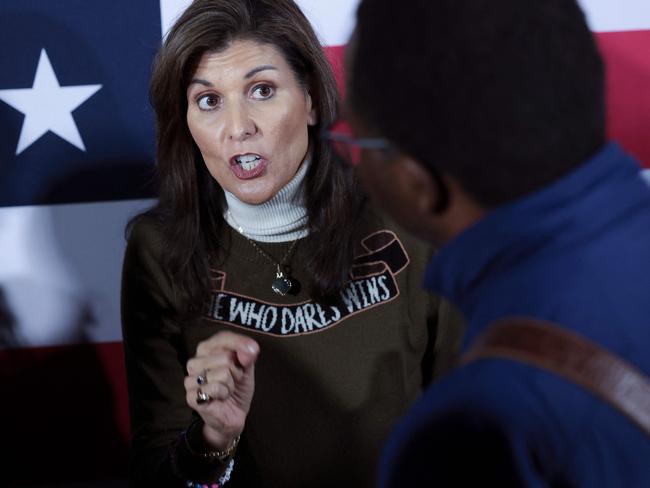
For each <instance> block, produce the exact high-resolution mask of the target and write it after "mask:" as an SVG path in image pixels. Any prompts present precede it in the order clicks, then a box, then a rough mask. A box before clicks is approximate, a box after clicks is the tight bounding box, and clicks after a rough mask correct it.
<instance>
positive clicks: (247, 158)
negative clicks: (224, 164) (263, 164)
mask: <svg viewBox="0 0 650 488" xmlns="http://www.w3.org/2000/svg"><path fill="white" fill-rule="evenodd" d="M236 161H237V164H239V165H240V166H241V167H242V168H243V169H244V170H245V171H250V170H252V169H255V168H257V166H258V165H259V164H260V156H258V155H256V154H244V155H243V156H238V157H237V159H236Z"/></svg>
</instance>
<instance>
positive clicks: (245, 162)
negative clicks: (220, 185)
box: [230, 153, 268, 180]
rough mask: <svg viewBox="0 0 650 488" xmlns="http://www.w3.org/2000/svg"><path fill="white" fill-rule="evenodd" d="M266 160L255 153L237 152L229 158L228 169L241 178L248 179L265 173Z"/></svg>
mask: <svg viewBox="0 0 650 488" xmlns="http://www.w3.org/2000/svg"><path fill="white" fill-rule="evenodd" d="M267 164H268V161H267V160H266V159H264V157H263V156H261V155H259V154H255V153H246V154H238V155H236V156H233V157H232V158H230V169H231V170H232V172H233V173H234V174H235V176H236V177H237V178H239V179H242V180H250V179H251V178H257V177H258V176H260V175H263V174H265V169H266V166H267Z"/></svg>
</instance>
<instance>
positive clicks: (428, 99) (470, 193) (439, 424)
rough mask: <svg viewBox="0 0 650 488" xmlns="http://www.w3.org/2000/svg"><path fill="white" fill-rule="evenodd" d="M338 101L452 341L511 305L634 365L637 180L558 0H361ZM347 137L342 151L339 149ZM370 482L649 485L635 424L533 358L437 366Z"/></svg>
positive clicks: (643, 324) (646, 297)
mask: <svg viewBox="0 0 650 488" xmlns="http://www.w3.org/2000/svg"><path fill="white" fill-rule="evenodd" d="M348 73H349V82H348V99H347V106H346V110H347V114H348V118H349V122H350V124H351V126H352V128H353V132H354V134H355V137H356V139H347V141H345V138H339V139H338V140H339V142H340V141H344V142H347V144H348V145H349V147H350V148H356V149H359V148H361V149H364V150H363V151H360V154H361V161H360V164H359V168H358V169H359V173H360V175H361V177H362V178H363V180H364V182H365V183H366V186H367V188H368V191H369V192H370V194H371V195H372V196H373V197H375V198H376V199H377V200H378V201H379V202H381V203H382V204H383V205H384V206H385V207H386V209H387V210H388V211H389V212H391V213H392V214H393V216H394V217H395V218H396V219H397V220H399V221H400V222H401V223H402V224H403V225H405V226H407V227H408V228H410V229H411V230H412V231H413V232H415V233H417V234H418V235H419V236H421V237H422V238H424V239H426V240H428V241H431V242H434V243H437V244H440V245H442V248H441V250H440V252H439V253H438V254H437V256H436V257H435V258H434V259H433V260H432V262H431V263H430V266H429V268H428V270H427V273H426V276H425V279H424V283H425V286H426V287H428V288H429V289H430V290H431V291H433V292H438V293H441V294H442V295H445V296H446V297H448V298H449V299H451V301H452V302H454V303H455V304H457V305H458V306H459V307H460V308H461V309H462V310H463V312H464V313H465V315H466V317H467V319H468V326H467V332H466V337H465V343H464V346H465V347H464V349H465V350H467V348H468V347H469V346H470V345H472V344H473V342H474V341H475V339H476V338H477V336H478V335H480V334H481V333H483V332H484V331H485V329H486V328H487V327H488V326H489V325H490V324H491V323H492V322H494V321H495V320H497V319H500V318H503V317H509V316H527V317H534V318H537V319H543V320H546V321H552V322H554V323H556V324H560V325H561V326H562V327H563V328H564V329H566V330H569V331H573V332H576V333H578V334H580V335H581V336H584V337H586V338H588V339H589V340H591V341H593V342H595V343H597V344H599V345H601V346H603V347H605V348H606V349H607V350H609V351H611V352H613V353H615V354H617V355H619V356H620V357H622V358H624V359H625V360H626V361H627V362H628V363H630V364H631V365H633V366H635V367H636V368H638V369H639V370H640V371H641V372H643V373H645V374H646V375H647V374H648V373H650V188H648V185H647V184H646V183H645V182H644V181H643V179H642V178H641V176H640V168H639V165H638V164H637V163H636V162H635V161H634V160H633V159H631V158H630V157H628V156H627V155H626V154H625V153H623V151H622V150H621V148H620V147H619V146H617V145H616V144H615V143H608V142H606V138H605V129H604V126H605V115H604V106H605V104H604V87H603V85H604V81H603V65H602V61H601V58H600V56H599V54H598V52H597V49H596V47H595V44H594V40H593V39H592V35H591V33H590V31H589V29H588V27H587V25H586V23H585V19H584V16H583V14H582V12H581V11H580V9H579V7H578V6H577V4H576V3H575V2H574V1H573V0H526V1H521V0H431V1H416V0H402V1H401V2H399V5H395V2H392V1H391V0H364V1H362V3H361V5H360V7H359V11H358V24H357V28H356V32H355V34H354V37H353V40H352V42H351V45H350V54H349V58H348ZM352 154H357V155H358V154H359V151H356V150H355V151H352ZM380 484H381V485H382V486H408V487H412V486H463V487H464V486H499V487H503V486H535V487H548V486H553V487H565V486H571V487H590V488H593V487H614V486H620V487H648V486H650V436H649V435H648V434H647V433H645V432H644V431H643V430H642V429H641V428H640V427H639V426H638V425H636V424H635V423H634V422H633V421H631V420H630V419H629V418H628V417H627V416H625V415H624V414H623V413H621V412H620V411H619V410H618V409H616V408H614V407H612V406H610V405H609V404H608V403H607V402H605V401H603V400H601V399H600V398H598V397H597V396H595V395H593V394H592V393H590V392H589V391H587V389H584V388H582V387H580V386H578V385H577V384H576V383H574V382H572V381H570V380H568V379H566V378H565V377H562V376H560V375H557V374H554V373H552V372H550V371H548V370H546V369H544V368H539V367H533V366H531V365H528V364H526V363H524V362H520V361H513V360H507V359H501V358H493V359H483V360H478V361H474V362H471V363H469V364H467V365H465V366H462V367H459V368H457V369H455V370H454V371H453V372H452V373H451V374H450V375H448V376H447V377H446V378H445V379H444V380H442V381H440V382H438V383H436V384H434V385H433V386H432V387H430V389H429V390H428V391H427V392H426V393H425V394H424V395H423V396H422V397H421V398H420V400H419V401H418V402H417V403H416V404H415V405H414V406H413V408H412V410H411V411H410V413H409V414H407V416H406V417H405V418H404V419H403V421H402V422H401V424H400V425H399V426H398V427H397V429H396V430H395V432H394V433H393V435H392V438H391V440H390V441H389V443H388V445H387V447H386V450H385V452H384V458H383V462H382V465H381V468H380Z"/></svg>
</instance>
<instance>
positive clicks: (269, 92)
mask: <svg viewBox="0 0 650 488" xmlns="http://www.w3.org/2000/svg"><path fill="white" fill-rule="evenodd" d="M272 96H273V87H272V86H271V85H257V86H256V87H255V88H254V89H253V98H258V99H262V100H264V99H267V98H271V97H272Z"/></svg>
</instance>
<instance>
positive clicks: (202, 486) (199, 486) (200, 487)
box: [185, 459, 235, 488]
mask: <svg viewBox="0 0 650 488" xmlns="http://www.w3.org/2000/svg"><path fill="white" fill-rule="evenodd" d="M234 467H235V460H234V459H231V460H230V462H229V463H228V467H227V468H226V471H225V472H224V473H223V475H221V477H220V478H219V480H218V481H217V482H216V483H212V484H210V485H208V484H206V483H195V482H194V481H190V480H187V481H186V482H185V486H187V488H223V485H225V484H226V483H227V482H228V481H229V480H230V475H231V474H232V469H233V468H234Z"/></svg>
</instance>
